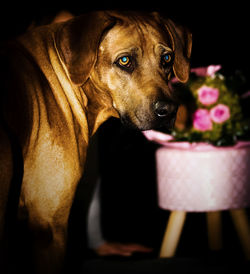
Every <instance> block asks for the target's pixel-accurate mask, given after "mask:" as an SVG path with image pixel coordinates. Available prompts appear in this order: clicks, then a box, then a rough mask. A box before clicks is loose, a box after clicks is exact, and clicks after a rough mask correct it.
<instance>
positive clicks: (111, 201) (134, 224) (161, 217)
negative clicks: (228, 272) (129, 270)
mask: <svg viewBox="0 0 250 274" xmlns="http://www.w3.org/2000/svg"><path fill="white" fill-rule="evenodd" d="M243 3H245V4H243ZM62 9H65V10H68V11H71V12H72V13H73V14H76V15H78V14H81V13H83V12H86V11H89V10H100V9H127V10H150V11H160V12H162V13H163V14H164V15H166V16H168V17H170V18H172V19H173V20H174V21H176V22H179V23H181V24H183V25H186V26H187V27H188V28H189V29H190V30H191V32H192V33H193V51H192V59H191V66H192V67H197V66H206V65H210V64H222V65H223V67H224V68H226V70H229V71H231V70H232V71H233V70H235V69H240V70H242V71H244V73H245V75H246V76H247V77H248V76H249V61H250V58H249V57H250V55H249V49H250V46H249V44H250V39H249V14H248V10H249V6H248V4H247V1H175V2H173V1H155V0H152V1H151V3H150V1H145V2H142V1H140V2H138V1H123V2H121V1H119V2H118V1H103V2H100V1H98V2H97V1H96V2H95V3H93V1H92V2H91V3H89V2H88V1H77V2H73V1H70V2H68V3H56V2H55V1H50V3H48V2H44V1H34V2H32V1H29V3H25V2H22V3H20V2H19V3H18V4H16V3H15V2H9V3H5V4H4V5H3V4H2V7H1V18H0V34H1V40H2V41H3V40H5V39H7V38H12V37H14V36H16V35H18V34H21V33H22V32H23V31H25V29H26V28H27V27H28V26H29V25H30V24H31V23H32V22H37V23H39V22H42V21H43V20H44V18H47V19H48V18H50V17H53V15H54V14H56V12H58V11H60V10H62ZM100 137H101V138H100V142H99V151H100V152H99V153H100V154H99V156H100V162H99V165H100V172H101V174H102V179H103V187H102V205H103V229H104V234H105V236H106V237H107V238H108V239H111V240H120V241H139V242H141V243H144V244H147V245H150V246H153V247H155V248H156V249H157V248H159V245H160V241H161V238H162V234H163V231H164V228H165V222H166V220H167V217H168V212H165V211H162V210H160V209H159V208H158V206H157V196H156V180H155V178H156V177H155V170H154V164H155V163H154V152H155V149H156V146H155V145H154V144H151V143H149V142H147V141H146V140H145V138H144V137H143V136H142V134H141V133H140V132H135V131H130V130H127V129H124V128H123V127H122V126H121V125H120V122H119V121H118V120H113V119H112V120H111V121H109V122H108V123H106V124H105V125H104V126H103V127H101V130H100ZM73 215H74V214H73ZM190 215H191V216H190V217H188V220H187V224H186V230H185V232H184V234H183V235H184V236H183V239H182V240H183V241H182V244H181V245H180V249H179V252H180V253H178V254H181V255H183V254H184V256H186V255H187V254H188V255H190V254H192V253H194V254H195V255H198V254H200V251H201V250H203V251H204V252H206V248H207V244H206V227H205V217H204V216H203V214H194V215H193V214H190ZM76 217H77V218H78V220H80V218H81V216H80V214H79V211H77V214H75V216H74V218H75V220H74V221H73V223H77V221H76V219H77V218H76ZM74 218H73V219H74ZM223 218H224V222H225V224H226V228H224V232H226V231H227V232H226V234H225V235H226V245H227V246H228V247H229V250H230V251H233V254H234V255H235V254H236V253H237V255H239V256H242V253H241V249H240V247H239V243H238V240H237V239H236V237H235V236H234V235H235V231H234V230H233V228H232V224H231V223H230V221H229V218H228V216H227V215H226V214H225V217H223ZM78 222H79V223H80V221H78ZM76 231H77V232H78V234H77V235H78V237H80V233H81V231H80V230H79V229H78V230H77V229H76ZM185 235H186V236H185Z"/></svg>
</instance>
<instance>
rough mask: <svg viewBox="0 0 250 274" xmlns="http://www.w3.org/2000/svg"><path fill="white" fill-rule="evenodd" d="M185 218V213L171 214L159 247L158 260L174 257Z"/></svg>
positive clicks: (175, 212)
mask: <svg viewBox="0 0 250 274" xmlns="http://www.w3.org/2000/svg"><path fill="white" fill-rule="evenodd" d="M185 218H186V212H185V211H172V212H171V214H170V216H169V220H168V224H167V227H166V231H165V234H164V238H163V242H162V246H161V251H160V258H169V257H173V256H174V255H175V251H176V248H177V245H178V242H179V240H180V235H181V231H182V228H183V225H184V222H185Z"/></svg>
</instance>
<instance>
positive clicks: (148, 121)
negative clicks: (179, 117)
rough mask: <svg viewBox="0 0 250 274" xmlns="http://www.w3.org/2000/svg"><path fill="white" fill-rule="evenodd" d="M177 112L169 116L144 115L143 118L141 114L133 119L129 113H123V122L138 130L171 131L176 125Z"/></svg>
mask: <svg viewBox="0 0 250 274" xmlns="http://www.w3.org/2000/svg"><path fill="white" fill-rule="evenodd" d="M176 113H177V111H176V112H174V113H172V114H171V115H168V116H164V117H163V116H162V117H160V116H153V117H146V116H143V117H142V118H141V117H140V116H139V115H135V116H134V117H133V119H131V118H130V116H129V115H128V114H124V115H121V117H120V118H121V122H122V124H123V125H124V126H126V127H128V128H131V129H137V130H141V131H144V130H150V129H154V130H158V131H161V132H164V133H170V132H171V131H172V130H173V128H174V125H175V120H176Z"/></svg>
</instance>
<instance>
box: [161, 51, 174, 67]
mask: <svg viewBox="0 0 250 274" xmlns="http://www.w3.org/2000/svg"><path fill="white" fill-rule="evenodd" d="M172 59H173V57H172V54H170V53H166V54H164V55H162V57H161V63H162V66H163V67H165V66H168V65H169V64H171V63H172Z"/></svg>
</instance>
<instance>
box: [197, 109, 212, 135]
mask: <svg viewBox="0 0 250 274" xmlns="http://www.w3.org/2000/svg"><path fill="white" fill-rule="evenodd" d="M193 127H194V128H195V129H197V130H200V131H206V130H211V129H212V127H213V124H212V121H211V118H210V115H209V111H208V110H207V109H202V108H200V109H197V110H196V112H195V113H194V117H193Z"/></svg>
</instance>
